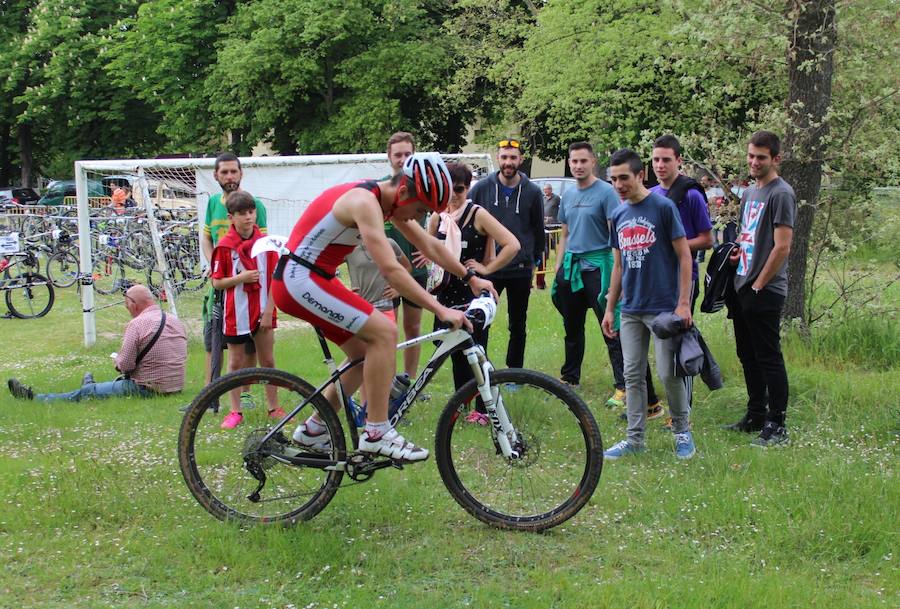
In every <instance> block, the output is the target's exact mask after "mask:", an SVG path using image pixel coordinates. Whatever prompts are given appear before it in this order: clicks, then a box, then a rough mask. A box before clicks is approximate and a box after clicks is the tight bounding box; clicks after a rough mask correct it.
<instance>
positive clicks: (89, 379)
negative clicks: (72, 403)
mask: <svg viewBox="0 0 900 609" xmlns="http://www.w3.org/2000/svg"><path fill="white" fill-rule="evenodd" d="M93 382H94V375H93V374H91V373H90V372H85V373H84V376H83V377H82V379H81V386H82V387H84V386H85V385H90V384H92V383H93Z"/></svg>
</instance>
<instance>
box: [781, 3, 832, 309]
mask: <svg viewBox="0 0 900 609" xmlns="http://www.w3.org/2000/svg"><path fill="white" fill-rule="evenodd" d="M787 17H788V19H789V21H790V22H791V23H792V24H793V31H792V32H789V33H788V38H789V40H790V43H789V47H788V87H789V91H788V103H787V108H788V125H787V133H786V134H785V138H784V153H783V154H784V163H783V165H782V176H783V177H784V179H785V180H786V181H787V182H788V183H789V184H790V185H791V186H792V187H793V188H794V192H795V193H796V195H797V204H798V210H797V212H798V213H797V218H796V221H795V224H794V239H793V243H792V245H791V253H790V257H789V258H788V295H787V300H786V302H785V306H784V313H783V314H784V317H785V318H786V319H794V318H799V319H801V322H802V323H803V324H805V323H806V322H807V321H808V320H807V319H805V312H806V308H805V307H804V303H805V299H806V262H807V257H808V254H809V239H810V234H811V232H812V227H813V221H814V219H815V215H816V205H817V201H818V197H819V188H820V187H821V185H822V158H823V156H824V154H823V153H824V148H825V138H826V137H827V136H828V121H827V115H828V110H829V108H830V106H831V81H832V76H833V74H834V48H835V43H836V38H837V29H836V27H835V0H789V1H788V3H787Z"/></svg>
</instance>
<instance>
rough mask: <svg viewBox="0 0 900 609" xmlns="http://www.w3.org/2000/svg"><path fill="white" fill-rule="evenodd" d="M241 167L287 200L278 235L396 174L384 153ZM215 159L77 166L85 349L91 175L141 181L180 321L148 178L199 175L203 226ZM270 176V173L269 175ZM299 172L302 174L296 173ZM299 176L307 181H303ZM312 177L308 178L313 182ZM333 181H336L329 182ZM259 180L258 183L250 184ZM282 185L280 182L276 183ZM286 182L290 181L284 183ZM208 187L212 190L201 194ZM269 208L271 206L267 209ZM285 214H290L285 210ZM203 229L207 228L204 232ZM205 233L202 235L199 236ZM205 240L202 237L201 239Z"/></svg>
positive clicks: (278, 159) (90, 310)
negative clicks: (336, 193)
mask: <svg viewBox="0 0 900 609" xmlns="http://www.w3.org/2000/svg"><path fill="white" fill-rule="evenodd" d="M442 156H443V158H444V159H446V160H448V161H450V160H453V161H457V162H464V163H467V164H469V165H471V166H472V167H473V169H474V170H475V171H476V174H478V173H483V174H489V173H491V172H493V171H494V164H493V160H492V157H491V155H489V154H444V155H442ZM240 162H241V168H242V170H243V173H244V179H243V181H242V186H244V187H245V188H246V189H247V190H248V191H249V192H251V193H252V194H253V195H254V196H257V197H259V198H261V199H262V200H263V201H266V200H274V201H287V203H288V204H287V205H286V206H285V208H286V209H287V211H286V212H285V213H282V217H281V218H280V226H279V227H278V229H277V230H279V231H282V232H284V234H287V232H289V231H290V227H292V226H293V222H295V221H296V220H297V219H298V218H299V217H300V214H302V212H303V210H304V209H305V207H306V205H308V204H309V202H310V201H312V199H313V198H315V196H317V195H318V194H319V193H320V192H321V191H323V190H325V188H327V187H329V186H333V185H336V184H340V183H343V182H350V181H353V180H359V179H373V178H374V179H378V178H381V177H382V176H385V175H388V174H389V173H390V172H391V168H390V165H389V163H388V160H387V157H386V155H385V154H384V153H379V154H340V155H304V156H271V157H241V158H240ZM214 165H215V159H214V158H176V159H115V160H81V161H76V162H75V190H76V203H77V209H78V237H79V239H78V241H79V261H80V265H81V275H80V284H81V303H82V317H83V329H84V345H85V346H86V347H91V346H93V345H94V344H95V343H96V340H97V326H96V312H97V306H96V299H95V293H94V286H93V272H94V269H93V266H92V261H93V252H92V251H91V250H92V245H91V219H90V207H91V205H90V194H89V191H90V187H89V183H90V180H91V178H90V176H91V174H102V175H112V174H115V173H122V174H126V175H129V176H135V177H136V178H137V180H136V184H137V185H138V186H139V187H140V188H142V190H143V192H141V193H135V194H140V196H136V197H135V198H136V199H137V200H138V201H139V202H140V205H141V206H142V207H144V209H145V211H146V214H147V225H148V227H149V229H150V233H151V237H152V240H153V245H154V251H155V255H156V264H157V266H158V268H159V269H161V272H162V277H163V287H164V289H165V292H166V304H167V306H168V308H169V311H170V312H171V313H172V314H173V315H175V316H177V315H178V311H177V294H176V290H175V289H174V286H173V281H172V270H171V269H170V268H168V266H167V262H166V256H165V255H164V252H163V248H162V244H161V238H160V229H159V225H158V222H157V218H156V213H155V212H156V205H155V203H154V200H153V197H152V196H151V194H150V192H149V187H148V184H149V182H148V177H147V176H148V175H153V174H154V172H160V171H166V170H181V171H193V172H195V175H196V180H195V184H196V187H195V192H194V197H193V198H194V201H193V206H194V208H195V209H196V211H197V218H198V226H199V225H200V224H201V223H202V222H203V219H204V218H203V212H204V211H205V208H206V202H207V201H208V199H209V196H211V195H214V194H217V193H218V192H220V191H219V190H218V185H217V184H215V183H214V181H212V179H211V178H212V175H213V168H214ZM257 171H258V173H256V175H263V174H265V175H267V176H269V177H268V178H267V179H264V180H261V181H257V182H256V183H254V184H253V186H249V187H248V186H245V184H247V182H248V177H249V176H253V175H254V173H255V172H257ZM266 172H268V173H266ZM294 172H299V173H294ZM287 174H290V175H291V176H292V179H293V180H294V181H295V182H297V184H296V185H294V186H291V185H290V184H287V185H285V184H284V183H282V187H285V186H287V187H288V188H291V189H292V190H291V195H290V197H289V198H288V197H286V196H285V195H284V192H283V191H282V192H281V193H280V194H269V193H267V192H266V189H267V188H268V183H270V182H272V180H271V179H269V178H270V177H271V176H275V175H279V176H286V175H287ZM297 176H302V177H301V178H298V177H297ZM307 178H308V179H307ZM329 180H331V181H330V182H329ZM249 181H251V182H252V181H253V180H249ZM276 181H278V180H276ZM282 182H285V181H284V180H282ZM201 184H202V187H203V188H206V189H208V190H201ZM267 207H268V204H267ZM283 211H284V210H283ZM200 230H202V229H200ZM269 231H270V232H273V233H274V232H275V231H274V230H273V225H272V219H271V216H270V220H269ZM198 232H199V231H198ZM198 238H199V235H198Z"/></svg>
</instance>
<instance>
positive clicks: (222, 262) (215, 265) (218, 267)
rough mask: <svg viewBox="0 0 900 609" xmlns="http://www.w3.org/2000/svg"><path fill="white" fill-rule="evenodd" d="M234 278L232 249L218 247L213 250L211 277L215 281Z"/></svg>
mask: <svg viewBox="0 0 900 609" xmlns="http://www.w3.org/2000/svg"><path fill="white" fill-rule="evenodd" d="M233 276H234V269H233V268H232V266H231V249H229V248H227V247H217V248H216V249H214V250H213V259H212V273H211V274H210V277H212V278H213V279H227V278H228V277H233Z"/></svg>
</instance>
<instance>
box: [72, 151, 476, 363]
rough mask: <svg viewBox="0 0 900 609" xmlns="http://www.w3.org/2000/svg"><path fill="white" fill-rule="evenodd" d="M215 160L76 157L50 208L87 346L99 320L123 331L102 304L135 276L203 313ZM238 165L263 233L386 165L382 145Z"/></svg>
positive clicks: (171, 301)
mask: <svg viewBox="0 0 900 609" xmlns="http://www.w3.org/2000/svg"><path fill="white" fill-rule="evenodd" d="M444 158H445V159H447V160H451V159H452V160H457V161H461V162H464V163H466V164H467V165H469V166H470V167H471V168H472V170H473V172H474V173H475V175H476V176H479V175H484V174H487V173H490V172H491V171H493V162H492V160H491V157H490V155H487V154H448V155H444ZM214 164H215V159H213V158H202V159H190V158H189V159H131V160H101V161H78V162H76V163H75V182H76V184H75V186H76V188H75V191H76V192H75V196H74V197H71V196H69V197H65V198H63V199H62V200H61V201H60V203H61V205H60V207H59V208H58V211H57V212H56V216H57V217H61V218H65V217H68V218H70V220H69V224H68V227H69V230H70V231H71V232H72V233H73V237H74V234H75V233H77V241H78V253H79V264H80V272H79V274H78V279H79V283H80V284H81V300H82V309H83V313H84V324H83V325H84V344H85V346H92V345H93V344H94V343H95V341H96V339H97V332H98V326H97V324H98V319H99V320H101V323H102V320H104V319H109V320H110V322H111V324H113V325H112V326H111V327H110V328H108V330H109V331H110V332H116V331H121V313H118V314H113V315H109V316H108V317H105V316H104V313H103V312H104V311H105V310H106V309H107V308H113V307H116V306H117V305H120V304H121V303H122V301H123V296H122V295H123V292H124V290H125V289H126V288H127V286H129V285H131V284H132V283H145V284H147V285H148V286H149V287H150V288H151V289H153V290H154V292H155V293H157V294H158V295H159V296H160V298H161V299H163V300H165V301H166V305H167V306H168V308H169V310H170V311H171V312H172V313H173V314H175V315H178V307H179V306H182V308H183V309H186V310H187V312H185V313H184V316H185V317H187V318H191V317H197V319H198V320H199V317H200V304H199V303H200V299H201V297H202V292H203V288H204V287H205V283H206V282H205V279H204V277H203V274H202V269H203V267H204V266H205V265H206V262H205V261H204V260H202V254H201V252H200V246H199V234H200V233H199V231H200V230H201V229H202V225H203V223H204V219H205V215H206V205H207V202H208V201H209V198H210V197H211V196H212V195H215V194H217V193H220V192H221V189H220V188H219V185H218V183H217V182H216V181H215V178H214V176H213V166H214ZM241 167H242V169H243V176H242V179H241V189H243V190H245V191H247V192H249V193H251V194H252V195H254V196H255V197H257V198H258V199H260V200H261V201H262V203H263V205H265V207H266V215H267V224H268V232H269V233H270V234H280V235H288V234H290V231H291V229H292V228H293V226H294V224H295V223H296V221H297V219H298V218H299V217H300V215H301V214H302V213H303V210H304V209H305V208H306V206H307V205H308V204H309V202H310V201H312V200H313V199H314V198H315V197H316V196H318V195H319V194H320V193H321V192H322V191H324V190H325V189H327V188H330V187H331V186H334V185H337V184H341V183H344V182H350V181H353V180H360V179H380V178H382V177H384V176H385V175H388V174H389V173H390V171H391V169H390V166H389V164H388V162H387V158H386V157H385V155H384V154H383V153H381V154H349V155H314V156H293V157H281V156H277V157H249V158H241ZM59 224H60V225H61V226H66V224H65V221H61V222H59ZM193 301H196V303H197V304H196V307H194V305H193ZM119 308H120V309H121V307H119ZM194 309H196V312H195V311H194ZM98 313H100V315H99V316H98ZM186 325H187V326H188V328H189V331H190V329H191V328H193V327H199V326H195V325H193V324H186ZM101 330H106V328H101Z"/></svg>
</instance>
